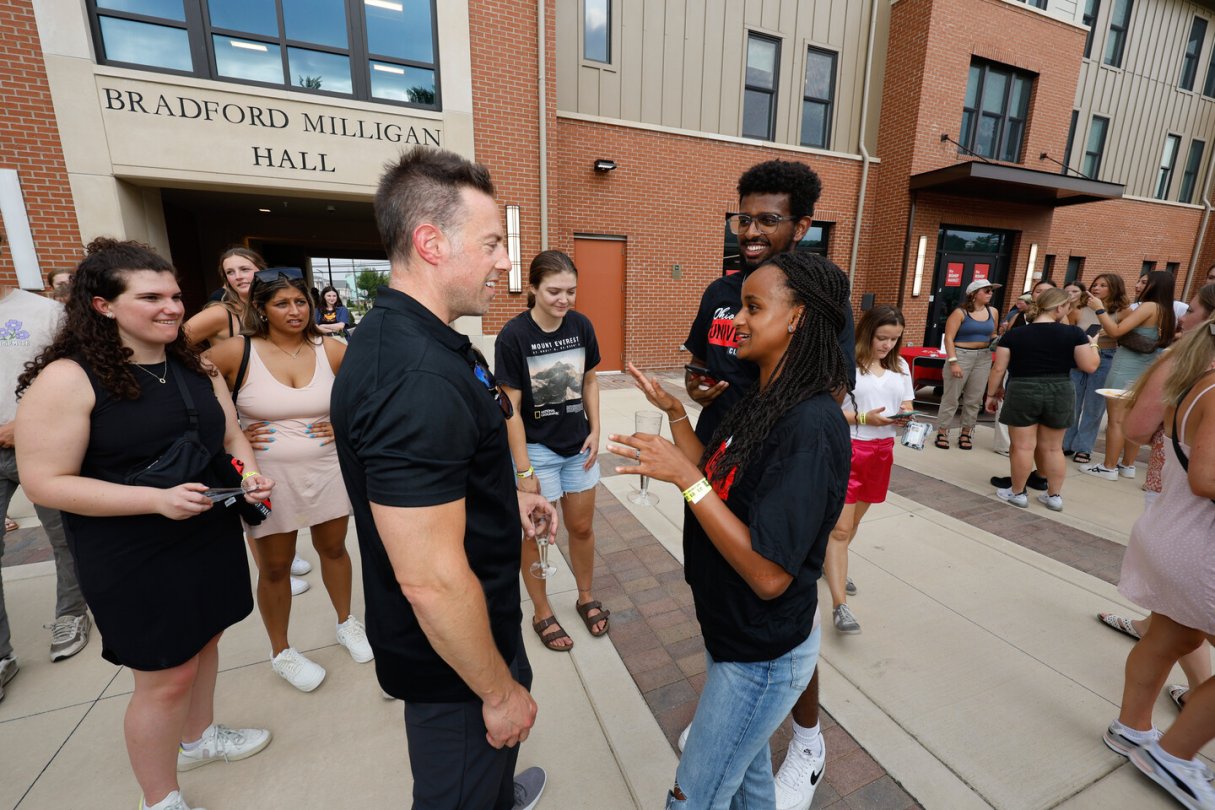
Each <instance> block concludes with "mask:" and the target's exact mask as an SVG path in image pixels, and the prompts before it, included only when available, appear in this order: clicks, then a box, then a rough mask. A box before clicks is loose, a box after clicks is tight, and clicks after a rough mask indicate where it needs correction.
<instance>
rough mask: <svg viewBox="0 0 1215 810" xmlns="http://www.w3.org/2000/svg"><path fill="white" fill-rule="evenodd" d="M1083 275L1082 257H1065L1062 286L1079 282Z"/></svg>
mask: <svg viewBox="0 0 1215 810" xmlns="http://www.w3.org/2000/svg"><path fill="white" fill-rule="evenodd" d="M1083 274H1084V257H1083V256H1068V257H1067V272H1066V273H1064V274H1063V286H1065V287H1066V286H1067V285H1068V284H1071V283H1072V282H1073V281H1077V280H1079V278H1080V276H1081V275H1083Z"/></svg>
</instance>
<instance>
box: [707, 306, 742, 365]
mask: <svg viewBox="0 0 1215 810" xmlns="http://www.w3.org/2000/svg"><path fill="white" fill-rule="evenodd" d="M709 345H710V346H720V347H721V348H723V349H725V350H726V351H727V352H729V353H730V355H731V356H734V355H737V354H738V336H737V335H736V334H735V333H734V310H733V308H731V307H718V308H717V309H715V310H714V311H713V320H712V322H711V323H710V324H709Z"/></svg>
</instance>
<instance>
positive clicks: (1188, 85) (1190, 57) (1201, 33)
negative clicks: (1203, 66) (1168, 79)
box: [1178, 17, 1207, 90]
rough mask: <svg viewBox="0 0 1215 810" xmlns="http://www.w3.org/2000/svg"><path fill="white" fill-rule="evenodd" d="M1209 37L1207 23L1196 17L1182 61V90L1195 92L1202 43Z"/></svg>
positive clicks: (1180, 84) (1191, 26)
mask: <svg viewBox="0 0 1215 810" xmlns="http://www.w3.org/2000/svg"><path fill="white" fill-rule="evenodd" d="M1206 37H1207V21H1206V20H1204V19H1203V18H1202V17H1195V18H1194V22H1193V23H1192V24H1191V25H1190V39H1189V41H1188V42H1187V43H1186V46H1185V56H1184V57H1183V58H1182V60H1181V81H1180V82H1178V85H1179V86H1180V87H1181V89H1182V90H1193V89H1194V80H1195V79H1196V78H1198V57H1199V55H1201V54H1202V42H1203V40H1204V39H1206Z"/></svg>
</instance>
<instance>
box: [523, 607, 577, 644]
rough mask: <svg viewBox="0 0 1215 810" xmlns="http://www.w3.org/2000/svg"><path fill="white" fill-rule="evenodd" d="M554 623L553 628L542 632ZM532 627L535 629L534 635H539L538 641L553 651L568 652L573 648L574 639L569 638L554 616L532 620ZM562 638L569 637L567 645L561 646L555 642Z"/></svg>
mask: <svg viewBox="0 0 1215 810" xmlns="http://www.w3.org/2000/svg"><path fill="white" fill-rule="evenodd" d="M554 624H556V625H557V628H556V629H555V630H552V631H551V632H548V633H545V632H544V631H545V630H547V629H548V628H550V627H552V626H553V625H554ZM532 629H533V630H535V631H536V635H538V636H540V643H541V644H543V645H544V646H545V647H548V648H549V649H550V650H553V651H554V652H569V651H570V650H572V649H574V640H573V639H572V638H570V634H569V633H567V632H565V628H563V627H562V626H561V625H560V624H558V623H557V617H556V616H549V617H548V618H547V619H540V620H539V621H535V622H532ZM563 638H570V643H569V645H568V646H564V647H563V646H560V645H558V644H556V642H558V641H560V640H561V639H563Z"/></svg>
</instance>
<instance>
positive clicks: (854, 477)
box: [844, 437, 894, 503]
mask: <svg viewBox="0 0 1215 810" xmlns="http://www.w3.org/2000/svg"><path fill="white" fill-rule="evenodd" d="M893 466H894V437H890V438H887V439H873V440H871V441H862V440H860V439H853V440H852V471H851V472H850V473H849V474H848V494H847V495H846V496H845V497H844V503H856V502H858V501H860V502H861V503H882V502H883V501H885V500H886V491H887V490H888V489H890V468H891V467H893Z"/></svg>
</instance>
